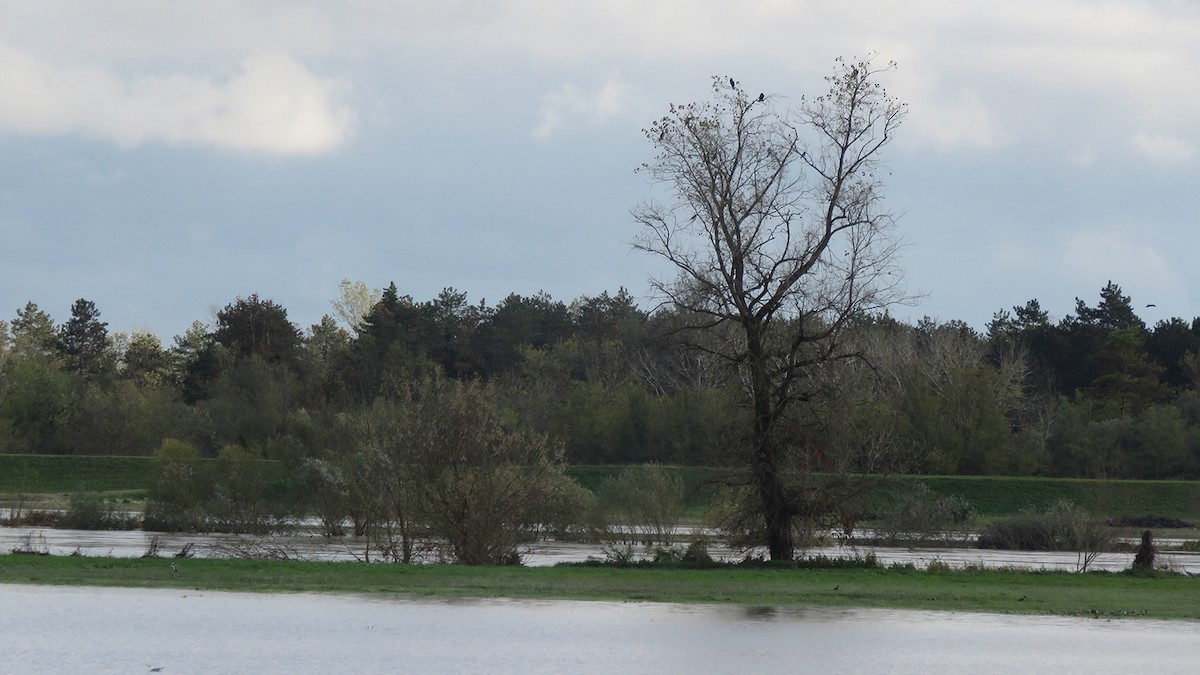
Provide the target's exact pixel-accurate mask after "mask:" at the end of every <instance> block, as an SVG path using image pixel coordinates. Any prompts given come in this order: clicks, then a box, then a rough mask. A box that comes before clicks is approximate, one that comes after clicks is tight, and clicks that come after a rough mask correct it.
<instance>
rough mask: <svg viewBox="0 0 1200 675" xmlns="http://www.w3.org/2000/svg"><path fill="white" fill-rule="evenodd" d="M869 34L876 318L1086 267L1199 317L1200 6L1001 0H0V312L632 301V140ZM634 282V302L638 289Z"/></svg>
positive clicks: (1009, 291) (1064, 293)
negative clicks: (255, 304) (365, 300)
mask: <svg viewBox="0 0 1200 675" xmlns="http://www.w3.org/2000/svg"><path fill="white" fill-rule="evenodd" d="M870 53H875V54H878V57H877V58H879V59H880V60H883V61H886V60H895V61H897V62H898V63H899V68H898V69H897V70H896V71H894V72H892V73H890V74H888V75H887V76H886V77H885V78H884V84H885V85H886V86H887V87H888V88H889V90H890V91H891V92H892V93H894V94H895V95H897V96H899V97H900V98H902V99H904V100H906V101H908V103H909V105H910V109H911V110H910V113H909V117H908V119H907V121H906V123H905V125H904V127H903V128H902V129H901V131H900V135H899V138H898V140H897V141H896V143H894V144H893V145H892V146H891V147H890V148H889V149H888V155H887V157H888V168H889V170H890V171H891V173H892V175H891V176H890V177H888V179H887V183H888V200H889V204H890V206H891V207H892V209H893V210H894V211H896V212H897V213H899V214H901V219H900V221H899V222H900V227H899V231H900V232H901V233H902V235H903V237H904V239H905V240H906V241H907V244H908V246H907V248H906V249H905V250H904V257H903V260H902V266H903V267H904V268H905V270H906V278H907V280H908V284H909V288H910V290H911V291H913V292H917V293H921V294H923V295H924V299H923V301H922V302H921V303H920V304H919V305H918V306H916V307H912V308H902V309H901V310H899V312H898V314H900V315H901V316H903V317H905V318H911V319H916V318H918V317H920V316H922V315H930V316H933V317H936V318H939V319H941V320H949V319H962V320H964V321H967V322H968V323H969V324H971V325H973V326H975V327H977V328H982V327H983V326H984V324H986V322H987V321H988V319H989V318H990V317H991V316H992V314H993V312H995V311H996V310H997V309H1000V308H1002V307H1011V306H1012V305H1015V304H1023V303H1024V302H1025V301H1026V300H1029V299H1031V298H1037V299H1039V300H1040V301H1041V302H1042V305H1043V306H1044V307H1045V308H1046V309H1048V310H1049V311H1050V312H1051V314H1052V315H1053V316H1054V317H1055V318H1056V319H1057V318H1061V317H1062V316H1063V315H1065V314H1066V313H1068V312H1070V311H1071V310H1072V308H1073V305H1074V298H1075V297H1076V296H1079V297H1082V298H1084V299H1085V300H1087V301H1088V302H1089V303H1094V302H1095V300H1096V299H1097V298H1098V292H1099V289H1100V288H1101V287H1102V286H1103V285H1104V284H1105V282H1106V281H1108V280H1110V279H1111V280H1113V281H1115V282H1117V283H1119V284H1120V285H1121V286H1122V287H1123V288H1124V290H1125V291H1126V292H1127V293H1129V294H1130V295H1132V296H1133V299H1134V302H1135V303H1137V305H1138V306H1139V307H1141V306H1142V305H1144V304H1147V303H1154V304H1156V305H1157V307H1155V308H1147V309H1145V310H1142V311H1141V314H1142V317H1143V318H1144V319H1146V320H1147V322H1149V323H1151V324H1152V323H1154V322H1155V321H1157V320H1159V319H1163V318H1168V317H1171V316H1180V317H1184V318H1187V319H1190V318H1192V317H1194V316H1197V315H1200V264H1197V263H1196V258H1197V253H1198V252H1200V227H1198V225H1200V219H1198V216H1200V190H1197V187H1196V186H1197V183H1198V180H1197V179H1198V178H1200V171H1198V170H1197V168H1198V166H1200V157H1197V150H1198V148H1200V125H1197V124H1196V121H1197V120H1198V119H1200V5H1197V4H1195V3H1192V2H1182V1H1180V2H1153V1H1149V0H1137V1H1130V2H1123V1H1116V0H1110V1H1105V2H1101V1H1092V0H1088V1H1084V0H1079V1H1066V0H1010V1H1008V2H1002V3H997V2H982V1H980V2H967V1H963V2H959V1H953V2H951V1H944V2H934V1H921V0H911V1H909V2H904V3H896V2H883V1H875V0H860V1H858V2H853V3H840V2H838V3H834V2H823V1H811V2H807V1H801V0H739V2H736V3H734V2H717V1H715V0H708V1H705V0H663V1H656V0H637V1H635V0H604V1H602V2H597V1H595V0H592V1H590V2H574V1H572V0H512V1H505V0H495V1H483V0H339V1H337V2H333V1H330V2H277V1H269V2H268V1H263V2H254V1H250V0H236V1H223V0H202V1H195V2H193V1H189V0H175V1H173V2H153V1H150V0H107V1H106V2H103V3H99V2H93V1H92V0H77V1H74V2H72V1H67V0H61V1H60V0H36V1H34V0H13V1H7V0H0V318H7V319H11V318H12V317H13V315H14V314H15V311H16V309H17V308H18V307H21V306H23V305H24V304H25V302H26V301H27V300H33V301H34V302H36V303H38V304H39V305H40V306H41V307H42V309H44V310H46V311H47V312H49V313H50V314H51V316H52V317H53V318H54V319H56V320H58V321H61V320H64V319H65V318H67V317H68V316H69V312H70V305H71V302H72V301H73V300H74V299H76V298H80V297H83V298H87V299H89V300H92V301H94V302H95V303H96V304H97V306H98V308H99V309H100V311H101V314H102V318H103V319H104V320H106V321H108V323H109V325H110V329H111V330H124V331H130V330H151V331H154V332H156V333H158V334H159V335H160V336H162V337H164V339H169V338H170V337H171V336H173V335H176V334H180V333H182V332H183V331H184V330H185V329H186V328H187V326H188V325H189V324H190V323H191V322H192V321H193V320H197V319H199V320H209V319H211V317H212V312H213V310H214V309H215V308H219V307H222V306H224V305H225V304H227V303H229V302H231V301H233V300H234V299H235V298H236V297H238V296H243V297H244V296H247V295H249V294H250V293H258V294H259V295H260V296H263V297H268V298H271V299H274V300H275V301H277V302H279V303H280V304H282V305H283V306H284V307H286V308H287V309H288V311H289V315H290V316H291V318H292V319H293V320H294V321H295V322H297V323H298V324H300V325H302V326H307V325H309V324H311V323H314V322H315V321H317V320H318V319H319V318H320V316H321V315H322V314H324V313H327V312H329V311H330V304H329V303H330V300H332V299H333V298H334V297H335V296H336V295H337V292H338V282H339V281H340V280H342V279H343V278H349V279H352V280H361V281H364V282H366V283H367V284H368V285H370V286H373V287H379V286H384V285H386V284H387V283H388V282H389V281H395V283H396V285H397V287H398V288H399V289H400V291H401V293H408V294H411V295H413V296H414V297H416V298H418V299H428V298H430V297H433V296H434V295H435V294H436V293H437V292H438V291H439V290H441V289H442V288H443V287H446V286H453V287H456V288H458V289H459V290H462V291H465V292H467V293H468V294H469V296H470V298H471V300H472V301H474V302H477V301H479V300H480V299H481V298H483V299H486V301H487V302H488V303H489V304H494V303H495V302H497V301H499V300H500V299H502V298H503V297H504V296H505V295H507V294H508V293H510V292H517V293H521V294H532V293H536V292H537V291H539V290H545V291H547V292H549V293H550V294H551V295H553V296H554V297H555V298H558V299H561V300H564V301H570V300H571V299H573V298H575V297H577V296H579V295H583V294H587V295H596V294H599V293H600V292H601V291H604V290H609V291H615V290H616V289H617V288H618V287H620V286H625V287H627V288H628V289H629V290H630V291H631V292H633V293H634V294H635V295H638V296H639V297H644V294H645V293H647V289H648V284H647V277H648V275H650V274H652V273H654V272H656V271H661V267H660V266H659V265H658V263H656V262H655V261H654V260H652V259H650V258H647V257H646V256H644V255H642V254H638V253H635V252H632V251H631V250H630V247H629V241H630V240H631V239H632V238H633V237H634V236H635V235H636V233H637V229H636V226H635V224H634V223H633V221H632V219H631V218H630V215H629V209H630V208H631V207H632V206H634V205H635V204H637V203H638V202H639V201H640V200H643V199H645V198H647V197H649V196H651V195H652V189H651V186H649V185H648V184H647V182H646V179H645V176H644V175H641V174H635V173H634V169H635V168H636V167H637V165H638V164H639V163H641V162H643V161H646V160H648V159H650V158H651V156H652V154H653V153H652V150H651V148H650V147H649V145H648V144H647V143H646V141H645V139H644V137H643V136H642V135H641V132H640V129H642V128H643V127H645V126H647V125H648V124H649V123H650V122H651V121H652V120H653V119H655V118H656V117H658V116H660V115H661V114H662V113H664V112H665V110H666V107H667V105H668V104H669V103H671V102H684V101H691V100H697V99H701V98H704V97H705V96H706V95H707V93H708V83H709V77H710V76H711V75H714V74H721V75H733V76H735V77H737V79H738V80H740V81H741V82H743V83H744V85H745V86H746V88H747V89H749V90H752V91H764V92H767V93H769V94H772V95H774V96H775V97H776V99H775V101H776V103H777V104H778V105H780V106H788V105H793V104H795V103H797V102H798V101H799V99H800V96H802V95H804V94H810V95H812V94H818V93H820V92H821V91H822V89H823V86H824V83H823V81H822V78H823V77H824V76H825V75H827V74H829V73H830V72H831V71H832V66H833V60H834V58H835V57H837V56H839V55H844V56H847V57H853V56H856V55H859V56H861V55H865V54H870ZM648 305H649V301H648V300H647V306H648Z"/></svg>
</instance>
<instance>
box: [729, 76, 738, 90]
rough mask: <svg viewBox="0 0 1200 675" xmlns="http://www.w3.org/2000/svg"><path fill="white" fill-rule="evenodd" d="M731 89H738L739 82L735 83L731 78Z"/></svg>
mask: <svg viewBox="0 0 1200 675" xmlns="http://www.w3.org/2000/svg"><path fill="white" fill-rule="evenodd" d="M729 88H730V89H737V82H734V81H733V78H732V77H731V78H729Z"/></svg>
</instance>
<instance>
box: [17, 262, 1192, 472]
mask: <svg viewBox="0 0 1200 675" xmlns="http://www.w3.org/2000/svg"><path fill="white" fill-rule="evenodd" d="M689 318H690V317H686V316H684V315H683V313H682V311H680V310H675V309H661V310H659V311H656V312H647V311H645V310H643V309H641V308H639V307H638V305H637V304H636V303H635V302H634V300H633V299H632V298H631V297H630V296H629V294H628V293H626V292H624V291H618V292H617V293H615V294H611V295H610V294H607V293H602V294H600V295H599V296H595V297H587V296H584V297H581V298H579V299H577V300H575V301H574V302H571V303H569V304H566V303H562V302H558V301H555V300H553V299H551V298H549V297H547V296H544V295H542V296H537V297H532V298H529V297H521V296H516V295H512V296H509V297H508V298H506V299H505V300H504V301H502V302H501V303H499V304H498V305H497V306H494V307H489V306H487V305H485V304H484V303H478V304H469V303H467V302H466V299H465V296H464V295H463V294H461V293H458V292H455V291H451V290H447V291H444V292H443V293H441V294H440V295H439V296H438V297H437V298H434V299H431V300H427V301H415V300H413V299H411V298H407V297H403V296H398V295H396V293H395V291H394V289H392V288H389V289H388V290H387V291H386V292H385V293H384V294H383V295H382V297H381V298H380V299H379V301H378V303H377V304H376V305H375V306H374V307H373V308H372V310H371V311H370V312H369V313H368V315H367V316H366V317H365V319H364V322H363V324H362V326H361V328H360V329H359V331H358V332H356V331H355V330H354V329H352V328H343V327H338V326H337V325H336V324H335V322H334V321H333V320H332V319H331V318H326V319H324V320H322V322H321V323H319V324H316V325H314V326H311V327H310V328H309V329H307V330H306V331H301V330H299V329H298V328H297V327H296V326H294V325H293V324H292V323H291V322H290V321H288V319H287V312H286V310H285V309H284V308H283V307H280V306H279V305H278V304H276V303H273V302H271V301H269V300H264V299H261V298H258V297H256V296H253V295H251V296H249V297H247V298H240V299H236V300H235V301H233V302H231V303H230V304H229V305H228V306H227V307H225V308H224V309H223V310H222V311H221V312H219V313H218V315H217V319H216V322H215V323H214V324H213V325H208V324H203V323H196V324H193V326H192V328H191V329H190V330H189V331H187V332H186V333H185V334H184V335H181V336H178V337H176V338H175V340H174V344H173V345H172V346H170V347H164V346H163V345H162V344H160V341H159V339H158V338H157V337H155V336H154V335H151V334H146V333H135V334H133V335H126V334H121V333H110V332H109V331H108V329H107V326H106V325H105V323H104V322H103V321H102V319H101V316H100V312H99V311H98V310H97V308H96V307H95V305H94V304H93V303H91V302H89V301H87V300H80V301H77V302H76V303H75V304H74V306H73V307H72V313H71V316H70V317H69V318H68V319H67V320H66V321H64V322H62V323H60V324H59V323H55V322H54V321H53V320H52V319H51V317H50V316H48V315H47V314H46V313H45V312H43V311H42V310H40V309H39V308H38V307H37V306H36V305H35V304H33V303H29V304H28V305H26V306H25V307H24V308H21V309H19V310H18V311H17V312H16V316H15V317H14V318H13V319H12V320H11V321H0V452H8V453H48V454H92V455H104V454H116V455H148V454H152V453H153V452H155V451H156V450H157V449H158V448H159V447H160V446H161V445H162V442H163V440H164V439H166V438H175V439H179V440H182V441H186V442H187V443H189V444H191V445H193V446H194V447H196V448H197V449H198V450H199V452H200V453H201V454H202V455H204V456H210V457H215V456H216V455H217V454H218V453H219V451H220V450H221V449H222V448H223V447H226V446H239V447H241V448H244V449H245V450H246V451H248V452H251V453H253V454H254V455H255V456H258V457H266V458H271V459H279V460H285V461H288V462H301V461H303V460H304V458H306V457H309V456H318V455H321V454H322V453H325V452H333V451H336V449H337V448H336V447H332V446H334V445H336V444H337V443H338V442H339V441H337V439H332V438H328V437H327V436H328V434H329V433H330V430H331V429H334V428H336V426H337V425H336V424H335V422H336V421H337V420H339V419H344V418H345V417H346V416H347V415H350V414H353V413H356V412H359V411H362V410H366V409H369V408H370V406H372V405H374V404H375V403H376V402H377V401H380V400H384V401H387V400H395V399H396V398H397V397H399V396H401V395H402V394H403V392H405V391H406V387H407V386H408V385H409V384H411V383H412V382H414V381H418V380H421V379H425V378H429V377H432V376H434V375H437V374H440V375H443V376H444V377H446V378H447V379H452V380H463V381H476V380H478V381H481V382H485V383H487V384H488V391H489V392H490V393H489V395H491V396H493V398H494V401H495V403H496V405H497V406H499V407H500V408H501V409H502V410H505V411H506V414H507V415H510V416H511V418H512V419H513V420H514V424H520V425H522V426H524V427H527V428H529V429H531V430H534V431H536V432H539V433H545V434H547V435H548V437H550V438H552V439H554V440H555V441H556V442H559V443H561V444H562V446H563V448H564V451H565V458H566V460H567V461H569V462H572V463H583V464H595V463H638V462H651V461H657V462H663V463H673V464H703V465H718V466H720V465H725V466H728V465H734V464H737V463H738V462H739V461H740V457H741V456H740V455H739V450H738V443H739V442H740V441H741V439H742V438H743V433H742V430H743V425H744V424H746V423H747V419H748V415H749V414H750V413H749V411H747V410H746V408H745V406H743V405H742V404H741V402H740V400H741V399H740V398H739V397H740V396H741V393H742V392H743V391H744V388H745V382H744V381H743V380H742V379H741V378H740V377H739V376H738V371H737V369H736V368H733V367H731V366H729V365H728V364H727V363H725V362H724V361H723V360H722V359H721V358H720V357H719V356H715V355H713V354H711V353H709V352H705V351H702V350H698V349H695V348H693V347H692V346H691V345H690V344H689V340H690V338H691V337H692V336H691V335H690V334H689V333H687V332H681V330H680V328H681V327H682V326H685V325H689V324H688V323H687V321H686V319H689ZM843 339H844V340H845V341H846V348H847V349H849V350H852V351H853V352H855V353H861V354H862V355H863V356H864V359H862V360H846V361H843V362H839V363H838V364H837V365H836V367H835V366H834V365H830V364H827V365H826V367H825V368H824V370H823V371H822V372H821V373H820V374H819V375H817V374H814V376H813V382H812V385H813V386H819V387H821V388H822V389H823V390H825V391H836V392H837V400H838V404H837V405H836V406H834V405H830V404H828V403H826V404H824V405H822V406H815V407H812V408H811V409H808V408H807V407H806V409H807V412H806V413H805V414H806V415H807V417H806V418H805V427H806V428H805V429H804V432H803V434H801V433H800V431H798V430H797V429H795V428H781V429H780V433H781V437H782V438H784V439H791V441H792V442H793V443H796V444H804V445H805V446H806V447H810V448H813V449H814V456H813V459H812V461H826V462H828V461H832V459H833V458H834V457H836V456H847V457H849V456H851V455H853V454H854V453H855V452H858V453H861V452H864V451H867V450H870V451H872V452H875V453H876V458H880V457H883V456H885V455H889V454H890V455H891V456H893V457H895V458H896V463H894V464H891V465H889V467H888V468H889V469H891V470H907V471H914V472H920V473H936V474H992V475H995V474H1011V475H1049V476H1079V477H1112V478H1122V477H1123V478H1191V477H1196V476H1197V475H1200V391H1198V390H1197V381H1198V380H1200V320H1193V321H1190V322H1188V321H1184V320H1181V319H1178V318H1175V319H1170V320H1167V321H1160V322H1159V323H1157V324H1156V325H1155V326H1153V327H1147V326H1146V325H1145V324H1144V323H1143V322H1142V321H1141V320H1140V319H1139V318H1138V317H1137V314H1136V312H1135V309H1134V306H1133V304H1132V301H1131V299H1130V298H1129V297H1128V296H1126V295H1124V294H1123V293H1122V292H1121V290H1120V288H1119V286H1117V285H1115V284H1109V285H1107V286H1105V287H1104V289H1102V291H1101V293H1100V298H1099V301H1098V302H1097V303H1095V304H1091V305H1090V304H1088V303H1086V302H1084V301H1083V300H1079V301H1078V304H1077V308H1076V310H1075V312H1073V313H1072V314H1070V315H1068V316H1066V317H1064V318H1062V319H1061V320H1058V321H1055V320H1052V319H1051V317H1049V316H1048V315H1047V314H1046V312H1044V311H1043V310H1041V309H1040V306H1039V304H1038V302H1037V301H1036V300H1031V301H1029V302H1028V303H1026V304H1024V305H1021V306H1018V307H1015V308H1013V309H1012V310H1005V311H1000V312H997V313H996V316H995V319H994V320H993V321H992V322H991V323H990V324H989V325H988V327H987V330H986V331H984V332H978V331H975V330H972V329H971V328H970V327H969V326H967V325H965V324H963V323H962V322H958V321H948V322H937V321H934V320H929V319H926V320H922V321H920V322H918V323H917V324H916V325H910V324H907V323H904V322H899V321H896V320H894V319H892V318H890V317H889V316H888V315H887V314H871V315H863V316H860V317H855V318H853V319H852V320H851V321H850V322H849V324H848V328H847V332H846V333H845V334H844V335H843ZM810 422H811V424H809V423H810ZM847 446H849V447H847ZM820 457H825V458H828V459H826V460H819V459H818V458H820ZM869 459H870V458H867V459H864V460H862V461H869Z"/></svg>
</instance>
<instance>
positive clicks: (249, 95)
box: [0, 46, 354, 155]
mask: <svg viewBox="0 0 1200 675" xmlns="http://www.w3.org/2000/svg"><path fill="white" fill-rule="evenodd" d="M342 89H343V85H341V84H340V83H339V82H337V81H336V80H331V79H323V78H321V77H318V76H317V75H314V74H313V73H312V72H310V71H309V70H307V69H306V68H305V67H304V66H303V65H301V64H299V63H297V62H296V61H295V60H293V59H292V58H290V57H288V56H284V55H278V54H266V55H259V56H254V57H251V58H247V59H245V60H244V61H242V62H241V64H240V68H239V70H238V72H236V73H235V74H233V75H231V76H229V77H227V78H224V79H223V80H216V79H214V78H211V77H203V76H197V75H191V74H182V73H176V74H168V75H154V76H137V77H127V76H121V75H119V74H117V73H115V72H113V71H111V70H109V69H106V68H102V67H97V66H82V65H65V66H64V65H58V64H55V63H52V62H50V61H48V60H44V59H39V58H37V57H35V56H33V55H30V54H28V53H25V52H22V51H18V50H16V49H13V48H8V47H3V46H0V101H2V103H0V132H10V133H13V132H15V133H27V134H36V135H47V136H50V135H72V134H78V135H86V136H92V137H97V138H101V139H105V140H109V141H113V142H116V143H119V144H122V145H127V146H133V145H140V144H143V143H149V142H168V143H180V144H204V145H215V146H219V147H224V148H230V149H234V150H242V151H252V152H265V153H270V154H282V155H288V154H316V153H323V152H328V151H330V150H333V149H335V148H337V147H338V146H339V145H341V144H342V143H344V142H345V141H346V139H347V138H348V136H349V134H350V130H351V126H352V124H353V122H354V114H353V112H352V111H351V110H350V109H349V108H348V107H346V106H345V105H343V104H340V103H339V102H338V101H337V98H338V95H339V94H340V93H341V90H342Z"/></svg>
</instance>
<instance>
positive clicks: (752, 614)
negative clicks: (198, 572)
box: [0, 585, 1200, 675]
mask: <svg viewBox="0 0 1200 675" xmlns="http://www.w3.org/2000/svg"><path fill="white" fill-rule="evenodd" d="M0 605H3V610H4V611H2V612H0V672H5V673H18V672H38V673H78V672H87V673H147V672H152V669H161V670H160V671H154V672H162V673H166V674H169V673H229V672H254V673H297V672H305V673H309V672H311V673H332V672H421V673H462V672H472V673H489V672H496V673H499V672H522V673H565V672H570V673H606V674H607V673H627V672H684V673H688V672H690V673H717V672H730V673H731V672H817V673H847V672H888V673H936V672H946V673H951V672H971V673H974V674H975V675H987V674H990V673H997V674H1002V675H1012V674H1013V673H1032V672H1046V673H1049V672H1053V673H1089V674H1094V673H1119V672H1124V673H1128V672H1143V671H1145V670H1147V669H1150V670H1153V672H1155V673H1160V674H1166V673H1188V672H1195V664H1196V663H1198V662H1200V624H1197V623H1193V622H1157V621H1104V620H1095V619H1064V618H1051V617H1030V616H1003V615H983V614H971V613H945V612H907V611H894V610H847V609H837V610H831V609H791V608H788V609H781V608H770V607H753V608H747V607H731V606H709V605H700V606H683V605H670V604H657V603H655V604H637V603H610V602H568V601H541V602H531V601H515V600H488V601H429V600H395V599H378V598H365V597H355V596H323V595H251V594H239V593H221V592H194V591H178V590H145V589H119V588H112V589H107V588H106V589H100V588H74V587H72V588H53V587H32V586H19V585H17V586H4V587H3V588H0Z"/></svg>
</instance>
